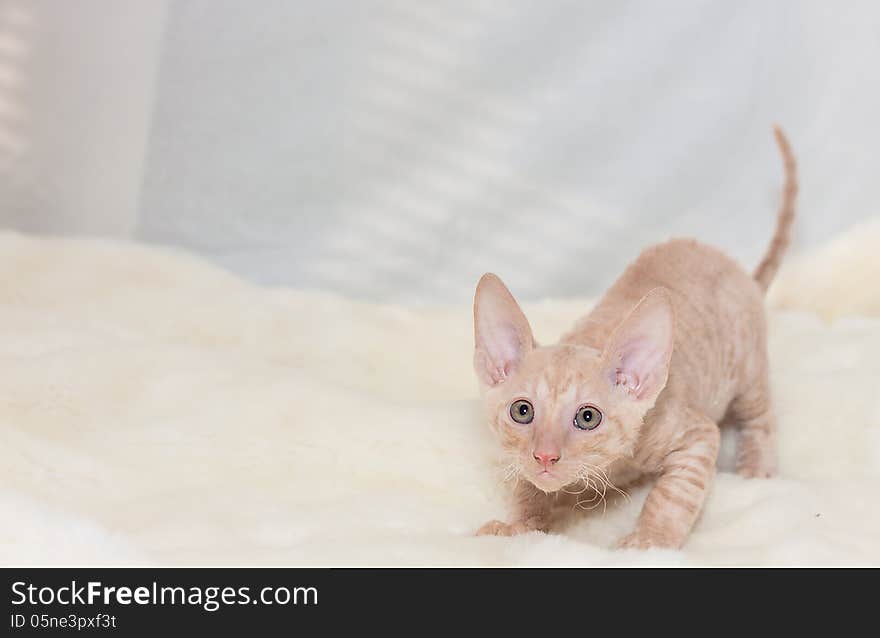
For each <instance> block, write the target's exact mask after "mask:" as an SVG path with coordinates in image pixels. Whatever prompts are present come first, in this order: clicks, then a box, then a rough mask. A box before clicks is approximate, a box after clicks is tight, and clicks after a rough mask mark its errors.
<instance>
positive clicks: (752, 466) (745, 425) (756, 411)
mask: <svg viewBox="0 0 880 638" xmlns="http://www.w3.org/2000/svg"><path fill="white" fill-rule="evenodd" d="M759 379H760V380H759V382H758V383H757V384H755V385H754V386H752V387H750V388H749V389H748V390H746V391H745V392H743V393H741V394H740V395H738V396H737V397H736V398H735V399H734V400H733V402H732V403H731V404H730V420H731V421H732V422H733V423H735V424H736V426H737V427H738V428H739V433H738V440H737V444H736V471H737V474H739V475H740V476H744V477H746V478H769V477H771V476H774V475H775V474H776V466H777V457H776V418H775V417H774V415H773V407H772V405H771V403H770V387H769V385H770V384H769V381H768V379H767V378H766V374H764V375H762V377H759Z"/></svg>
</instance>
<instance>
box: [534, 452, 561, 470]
mask: <svg viewBox="0 0 880 638" xmlns="http://www.w3.org/2000/svg"><path fill="white" fill-rule="evenodd" d="M532 456H533V457H535V460H536V461H537V462H538V463H540V464H541V465H543V466H544V469H550V466H551V465H553V464H554V463H556V462H557V461H559V452H532Z"/></svg>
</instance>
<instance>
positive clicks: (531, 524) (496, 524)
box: [477, 518, 546, 536]
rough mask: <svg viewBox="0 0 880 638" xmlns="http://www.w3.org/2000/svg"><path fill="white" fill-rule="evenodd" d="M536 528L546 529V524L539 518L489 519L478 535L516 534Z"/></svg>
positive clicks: (532, 530) (478, 531)
mask: <svg viewBox="0 0 880 638" xmlns="http://www.w3.org/2000/svg"><path fill="white" fill-rule="evenodd" d="M535 530H540V531H546V529H545V526H544V524H543V523H542V522H541V521H539V520H538V519H534V518H530V519H529V520H527V521H517V522H515V523H505V522H504V521H489V522H488V523H486V524H485V525H483V526H482V527H481V528H480V529H478V530H477V536H516V535H517V534H525V533H526V532H534V531H535Z"/></svg>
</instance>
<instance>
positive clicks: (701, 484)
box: [618, 411, 721, 549]
mask: <svg viewBox="0 0 880 638" xmlns="http://www.w3.org/2000/svg"><path fill="white" fill-rule="evenodd" d="M684 418H686V419H687V420H688V422H689V423H690V424H692V425H691V428H690V429H689V430H687V431H686V432H685V433H684V434H683V435H682V437H681V439H680V440H679V441H677V442H676V449H675V451H673V452H670V453H669V454H668V455H667V456H666V457H665V458H664V460H663V463H662V466H661V469H660V476H659V478H658V479H657V483H656V484H655V485H654V487H653V488H652V489H651V492H650V493H649V494H648V498H647V499H646V500H645V504H644V506H642V513H641V514H640V515H639V520H638V523H637V524H636V529H635V531H634V532H633V533H632V534H630V535H629V536H626V537H625V538H624V539H622V540H621V541H620V543H619V544H618V547H621V548H639V549H646V548H648V547H669V548H676V549H677V548H679V547H681V546H682V545H684V542H685V541H686V540H687V537H688V535H689V534H690V531H691V528H692V527H693V525H694V522H696V520H697V516H698V515H699V514H700V510H701V509H702V507H703V501H705V499H706V494H707V493H708V490H709V485H710V483H711V482H712V479H713V478H714V475H715V461H716V459H717V458H718V445H719V441H720V439H721V434H720V432H719V430H718V426H717V425H715V423H714V422H713V421H712V420H711V419H709V418H708V417H705V416H703V415H700V414H698V413H695V412H693V411H688V412H687V414H686V415H685V416H684Z"/></svg>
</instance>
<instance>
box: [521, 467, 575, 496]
mask: <svg viewBox="0 0 880 638" xmlns="http://www.w3.org/2000/svg"><path fill="white" fill-rule="evenodd" d="M529 482H531V484H532V485H534V486H535V487H537V488H538V489H539V490H541V491H542V492H548V493H549V492H558V491H559V490H561V489H562V488H563V487H565V486H566V485H568V484H569V483H571V481H566V480H564V479H563V478H562V477H560V476H558V475H556V474H553V473H551V472H540V473H538V474H535V475H533V476H530V477H529Z"/></svg>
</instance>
